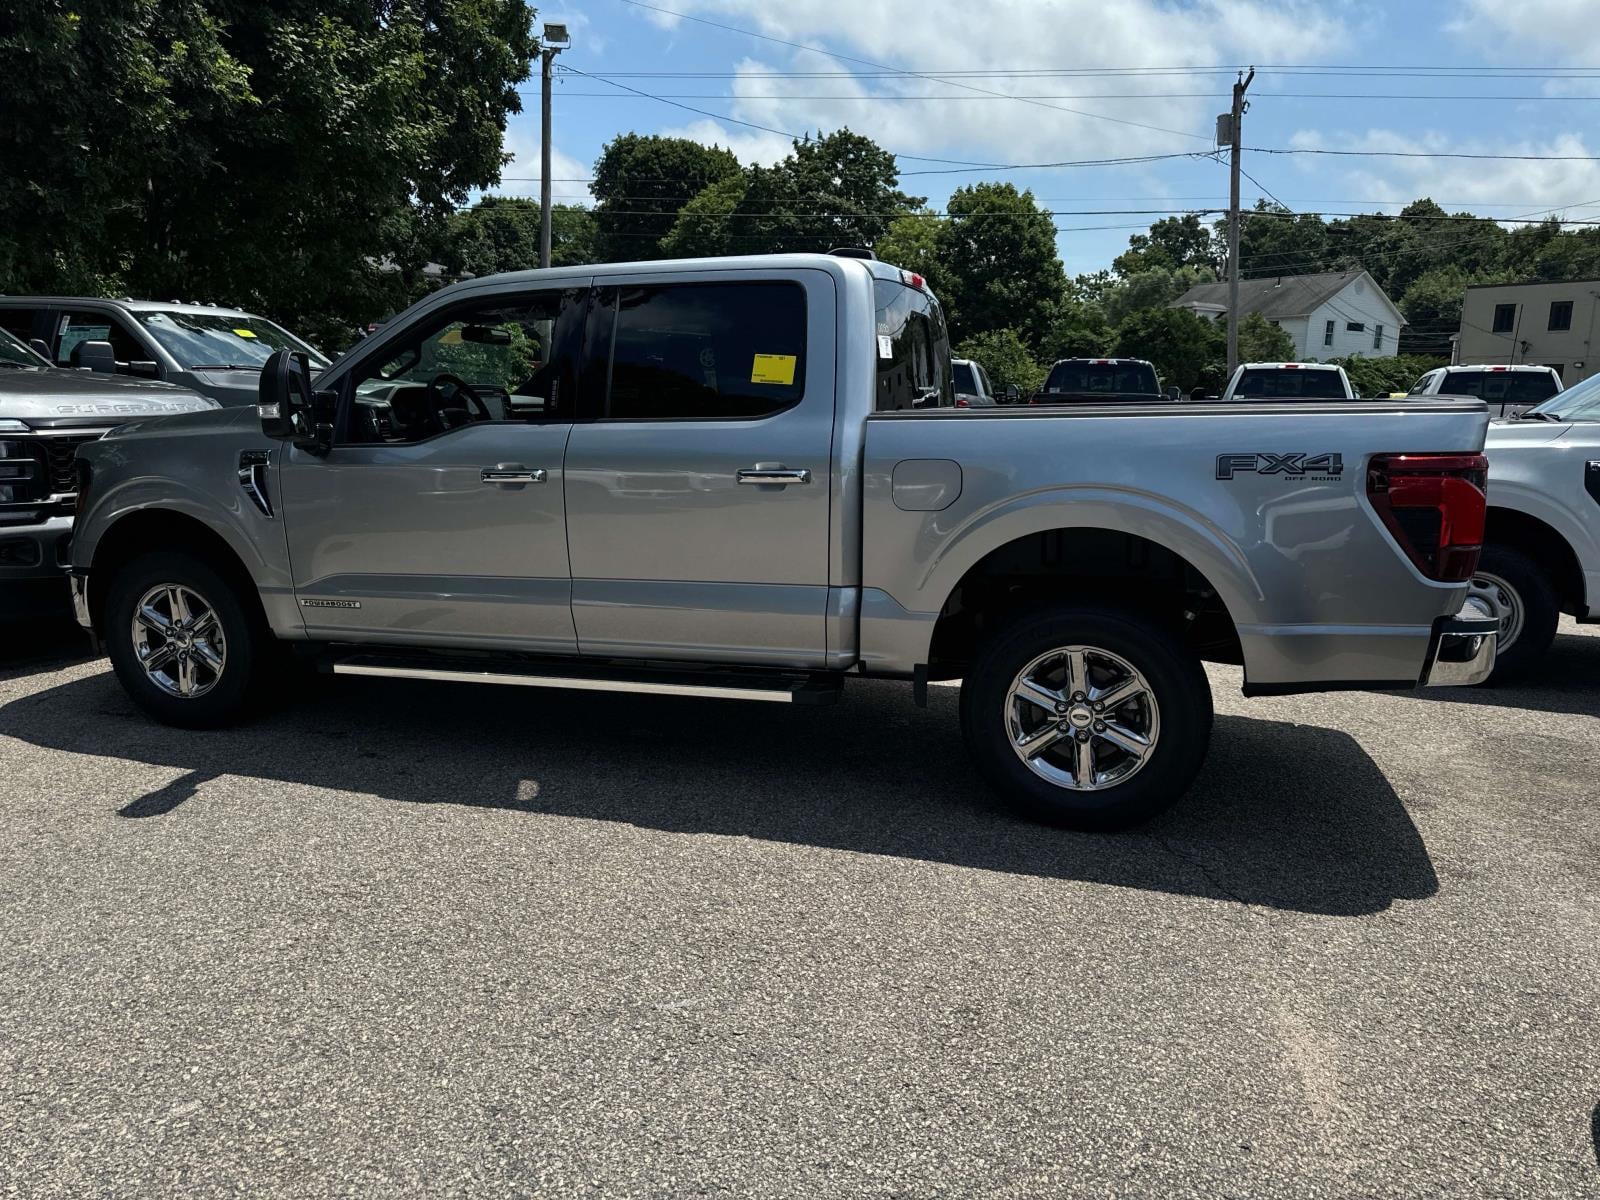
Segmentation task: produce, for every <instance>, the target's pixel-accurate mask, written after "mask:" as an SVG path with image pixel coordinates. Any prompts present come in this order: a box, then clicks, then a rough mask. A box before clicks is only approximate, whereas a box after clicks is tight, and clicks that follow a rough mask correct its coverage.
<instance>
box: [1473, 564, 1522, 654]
mask: <svg viewBox="0 0 1600 1200" xmlns="http://www.w3.org/2000/svg"><path fill="white" fill-rule="evenodd" d="M1467 598H1468V599H1469V600H1480V601H1482V602H1483V603H1484V604H1485V605H1487V606H1488V609H1489V615H1490V616H1492V617H1494V618H1495V619H1496V620H1498V621H1499V622H1500V644H1499V646H1498V647H1497V648H1496V653H1498V654H1502V655H1503V654H1504V653H1505V652H1506V651H1507V650H1509V649H1511V644H1512V643H1513V642H1515V641H1516V640H1517V639H1518V638H1519V637H1521V636H1522V626H1523V622H1524V621H1525V620H1526V617H1525V615H1524V613H1523V611H1522V597H1521V596H1519V595H1517V589H1516V588H1514V587H1512V586H1511V585H1510V584H1509V583H1507V582H1506V581H1505V580H1504V579H1502V578H1500V576H1498V575H1491V574H1489V573H1488V572H1485V571H1479V572H1478V573H1477V574H1476V575H1474V576H1473V577H1472V582H1471V583H1470V584H1468V585H1467Z"/></svg>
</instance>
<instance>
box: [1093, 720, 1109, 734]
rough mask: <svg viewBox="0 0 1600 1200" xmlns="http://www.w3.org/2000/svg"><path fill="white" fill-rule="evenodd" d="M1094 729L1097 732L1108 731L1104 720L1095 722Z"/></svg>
mask: <svg viewBox="0 0 1600 1200" xmlns="http://www.w3.org/2000/svg"><path fill="white" fill-rule="evenodd" d="M1094 731H1095V732H1096V733H1104V732H1105V731H1106V723H1105V722H1104V721H1096V722H1095V723H1094Z"/></svg>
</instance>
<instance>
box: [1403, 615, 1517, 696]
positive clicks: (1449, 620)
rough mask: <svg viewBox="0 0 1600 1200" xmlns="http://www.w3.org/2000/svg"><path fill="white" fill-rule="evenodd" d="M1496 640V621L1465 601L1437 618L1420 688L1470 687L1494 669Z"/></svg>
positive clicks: (1497, 629)
mask: <svg viewBox="0 0 1600 1200" xmlns="http://www.w3.org/2000/svg"><path fill="white" fill-rule="evenodd" d="M1499 642H1500V622H1499V621H1498V620H1497V619H1496V618H1494V617H1492V616H1490V615H1489V614H1488V613H1487V612H1486V611H1483V610H1482V606H1481V604H1480V603H1479V602H1477V601H1472V600H1469V601H1467V603H1466V604H1465V605H1464V606H1463V607H1462V609H1461V611H1460V612H1458V613H1457V614H1456V615H1455V616H1453V617H1442V618H1440V620H1439V622H1438V625H1437V626H1436V629H1435V633H1434V638H1433V648H1432V649H1431V650H1430V651H1429V653H1428V666H1427V669H1426V670H1424V671H1423V672H1422V686H1423V687H1471V686H1472V685H1473V684H1475V683H1482V682H1483V681H1484V680H1485V679H1487V678H1489V676H1490V674H1491V673H1492V672H1493V671H1494V656H1495V649H1496V648H1497V646H1498V645H1499Z"/></svg>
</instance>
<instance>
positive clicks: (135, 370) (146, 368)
mask: <svg viewBox="0 0 1600 1200" xmlns="http://www.w3.org/2000/svg"><path fill="white" fill-rule="evenodd" d="M128 374H129V375H137V376H139V377H140V378H141V379H160V378H161V364H160V363H158V362H152V361H151V360H149V359H144V358H137V359H134V360H133V361H132V362H130V363H129V364H128Z"/></svg>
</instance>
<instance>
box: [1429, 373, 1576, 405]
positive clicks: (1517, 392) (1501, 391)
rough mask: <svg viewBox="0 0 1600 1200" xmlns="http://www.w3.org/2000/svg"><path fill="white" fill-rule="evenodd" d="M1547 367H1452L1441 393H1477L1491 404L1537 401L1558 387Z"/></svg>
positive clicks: (1468, 394) (1549, 395) (1443, 394)
mask: <svg viewBox="0 0 1600 1200" xmlns="http://www.w3.org/2000/svg"><path fill="white" fill-rule="evenodd" d="M1559 390H1560V389H1559V387H1558V386H1557V384H1556V380H1555V376H1554V375H1552V374H1551V373H1550V372H1549V371H1451V372H1449V373H1448V374H1447V375H1445V377H1444V382H1443V383H1442V384H1440V386H1439V394H1440V395H1441V396H1477V397H1478V398H1479V399H1480V400H1486V401H1488V402H1489V403H1490V404H1501V403H1506V404H1537V403H1538V402H1539V401H1541V400H1548V399H1549V398H1550V397H1551V396H1553V395H1555V394H1556V393H1557V392H1558V391H1559Z"/></svg>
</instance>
